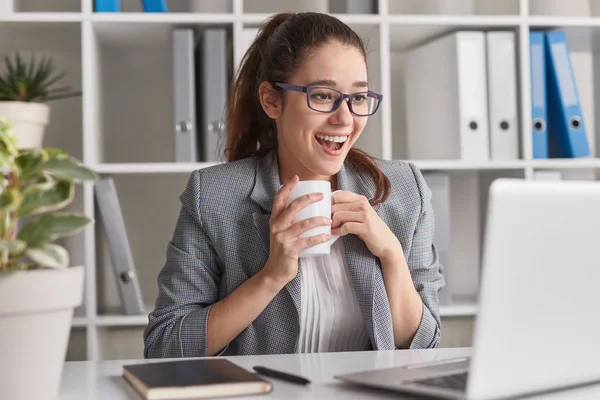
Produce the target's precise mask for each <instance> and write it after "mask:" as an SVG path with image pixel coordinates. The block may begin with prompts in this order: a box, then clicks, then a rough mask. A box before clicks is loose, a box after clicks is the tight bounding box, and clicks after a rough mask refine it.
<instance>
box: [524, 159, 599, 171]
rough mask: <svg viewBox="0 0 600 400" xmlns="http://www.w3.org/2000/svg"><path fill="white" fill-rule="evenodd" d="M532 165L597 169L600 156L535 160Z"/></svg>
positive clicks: (535, 166)
mask: <svg viewBox="0 0 600 400" xmlns="http://www.w3.org/2000/svg"><path fill="white" fill-rule="evenodd" d="M530 164H531V167H533V168H540V169H597V168H600V158H580V159H569V158H564V159H558V158H555V159H552V158H551V159H544V160H533V161H531V162H530Z"/></svg>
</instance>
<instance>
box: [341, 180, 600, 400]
mask: <svg viewBox="0 0 600 400" xmlns="http://www.w3.org/2000/svg"><path fill="white" fill-rule="evenodd" d="M482 263H483V264H482V271H481V277H482V278H481V279H482V280H481V287H480V296H479V311H478V315H477V317H476V320H475V325H474V332H473V347H472V352H471V353H470V356H469V357H467V358H463V359H451V360H445V361H443V362H438V363H428V364H423V365H419V364H417V365H414V364H413V365H409V366H402V367H393V368H386V369H379V370H374V371H373V370H371V371H364V372H357V373H351V374H343V375H338V376H335V378H337V379H339V380H342V381H345V382H349V383H353V384H358V385H363V386H370V387H376V388H380V389H388V390H393V391H396V392H402V393H412V394H419V395H425V396H427V397H429V398H440V399H442V398H443V399H468V400H479V399H499V398H511V397H520V396H526V395H533V394H537V393H542V392H549V391H553V390H557V389H565V388H569V387H572V386H579V385H583V384H587V383H593V382H596V381H600V368H599V367H598V362H599V361H600V359H599V358H598V357H599V356H600V339H599V336H598V335H599V333H600V313H599V311H598V304H599V300H600V295H599V294H598V293H599V292H600V183H598V182H593V181H546V180H544V181H541V180H540V181H530V180H523V179H515V178H499V179H496V180H495V181H493V182H492V184H491V186H490V189H489V203H488V209H487V223H486V226H485V236H484V248H483V257H482ZM443 334H444V332H443V327H442V336H443Z"/></svg>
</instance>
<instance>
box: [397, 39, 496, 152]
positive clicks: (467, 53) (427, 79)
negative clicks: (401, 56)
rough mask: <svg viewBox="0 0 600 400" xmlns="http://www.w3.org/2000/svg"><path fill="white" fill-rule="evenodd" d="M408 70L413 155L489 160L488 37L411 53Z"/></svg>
mask: <svg viewBox="0 0 600 400" xmlns="http://www.w3.org/2000/svg"><path fill="white" fill-rule="evenodd" d="M405 71H406V73H405V76H404V77H405V88H406V90H405V96H406V99H405V103H406V111H407V112H406V119H407V153H408V157H409V158H411V159H461V160H469V161H487V160H489V158H490V150H489V129H488V105H487V103H488V100H487V68H486V56H485V33H484V32H476V31H458V32H454V33H451V34H448V35H445V36H442V37H440V38H438V39H435V40H433V41H431V42H428V43H426V44H424V45H421V46H418V47H416V48H412V49H409V50H408V52H407V62H406V69H405Z"/></svg>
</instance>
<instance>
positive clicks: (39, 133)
mask: <svg viewBox="0 0 600 400" xmlns="http://www.w3.org/2000/svg"><path fill="white" fill-rule="evenodd" d="M64 76H65V72H60V73H55V66H54V63H53V61H52V59H51V58H50V57H42V58H41V59H40V60H39V62H38V61H37V60H36V58H35V56H32V57H31V59H30V60H29V62H28V63H26V62H25V61H24V60H23V58H22V57H21V55H20V54H19V53H16V55H15V56H14V59H11V58H10V57H8V56H6V57H5V58H4V72H3V73H0V117H2V116H3V117H5V118H6V119H8V120H9V121H10V122H11V124H12V126H13V129H14V134H15V135H16V136H17V140H18V146H19V147H20V148H40V147H42V142H43V138H44V134H45V132H46V126H47V125H48V122H49V121H50V106H49V105H48V104H46V102H48V101H51V100H57V99H65V98H69V97H74V96H79V95H81V92H74V91H72V90H71V88H70V87H67V86H62V87H53V86H54V85H55V84H56V83H57V82H58V81H60V80H61V79H62V78H63V77H64Z"/></svg>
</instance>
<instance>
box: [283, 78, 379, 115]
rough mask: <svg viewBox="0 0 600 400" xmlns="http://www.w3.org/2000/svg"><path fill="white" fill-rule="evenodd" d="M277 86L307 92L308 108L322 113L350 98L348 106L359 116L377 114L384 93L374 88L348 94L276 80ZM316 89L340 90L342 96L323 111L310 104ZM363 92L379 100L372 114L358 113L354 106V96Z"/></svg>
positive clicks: (338, 106) (334, 109) (327, 112)
mask: <svg viewBox="0 0 600 400" xmlns="http://www.w3.org/2000/svg"><path fill="white" fill-rule="evenodd" d="M274 85H275V86H278V87H280V88H282V89H285V90H291V91H293V92H301V93H306V105H307V106H308V108H310V109H311V110H313V111H316V112H321V113H326V114H330V113H332V112H335V111H337V109H338V108H340V106H341V105H342V102H343V101H344V100H345V99H348V108H349V109H350V112H351V113H352V114H354V115H356V116H359V117H368V116H371V115H373V114H375V113H376V112H377V110H379V106H380V105H381V101H382V100H383V95H382V94H379V93H377V92H373V91H372V90H365V91H362V92H355V93H351V94H347V93H343V92H340V91H339V90H337V89H334V88H332V87H328V86H300V85H294V84H291V83H283V82H275V83H274ZM314 89H327V90H333V91H335V92H338V93H339V94H340V98H339V100H338V101H336V102H335V103H333V108H332V109H331V110H330V111H323V110H317V109H314V108H312V107H311V106H310V92H312V91H313V90H314ZM361 93H365V94H366V95H367V97H374V98H376V99H377V100H378V102H377V106H376V107H375V109H374V110H373V112H372V113H370V114H358V113H356V112H354V109H353V108H352V97H353V96H356V95H357V94H361Z"/></svg>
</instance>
